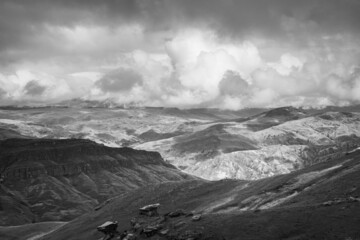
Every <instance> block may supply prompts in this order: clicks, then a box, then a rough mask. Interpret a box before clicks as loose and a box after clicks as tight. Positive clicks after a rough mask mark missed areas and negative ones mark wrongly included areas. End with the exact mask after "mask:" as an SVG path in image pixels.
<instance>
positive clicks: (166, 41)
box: [0, 0, 360, 109]
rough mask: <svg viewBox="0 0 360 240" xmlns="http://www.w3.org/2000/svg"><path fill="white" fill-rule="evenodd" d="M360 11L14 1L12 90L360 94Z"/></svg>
mask: <svg viewBox="0 0 360 240" xmlns="http://www.w3.org/2000/svg"><path fill="white" fill-rule="evenodd" d="M359 11H360V4H359V2H358V1H356V0H341V1H340V0H303V1H295V0H274V1H268V0H243V1H234V0H224V1H218V0H195V1H194V0H191V1H190V0H182V1H176V0H156V1H148V0H116V1H115V0H110V1H97V0H88V1H85V0H73V1H64V0H54V1H47V0H33V1H22V0H3V1H1V2H0V32H1V33H2V34H1V35H0V85H1V88H2V90H3V91H4V92H5V93H4V94H1V96H2V98H3V100H6V102H16V101H21V100H24V101H29V102H31V101H35V100H36V101H43V102H54V101H58V100H63V99H67V98H73V97H83V98H90V99H104V98H108V97H109V98H114V99H115V100H117V101H119V102H124V101H135V102H136V101H139V102H143V103H144V104H146V105H162V106H178V107H197V106H203V107H221V108H231V109H236V108H241V107H256V106H262V107H263V106H275V105H283V104H286V105H287V104H296V105H301V104H303V105H307V104H314V105H319V104H320V105H321V104H325V103H331V104H352V103H358V102H359V101H360V99H359V98H360V97H359V96H360V94H359V91H360V78H359V73H358V70H356V69H359V65H360V43H359V41H358V39H359V37H360V28H359V26H360V17H359V16H360V15H359V14H358V12H359ZM2 102H5V101H2Z"/></svg>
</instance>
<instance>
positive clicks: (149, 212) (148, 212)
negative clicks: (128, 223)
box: [139, 203, 160, 217]
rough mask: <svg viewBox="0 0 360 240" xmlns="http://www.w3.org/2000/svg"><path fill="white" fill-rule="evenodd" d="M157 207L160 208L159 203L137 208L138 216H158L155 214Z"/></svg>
mask: <svg viewBox="0 0 360 240" xmlns="http://www.w3.org/2000/svg"><path fill="white" fill-rule="evenodd" d="M159 207H160V204H159V203H156V204H150V205H146V206H144V207H142V208H139V214H140V215H145V216H149V217H153V216H158V215H159V213H158V212H157V209H158V208H159Z"/></svg>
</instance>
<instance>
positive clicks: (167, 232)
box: [41, 150, 360, 240]
mask: <svg viewBox="0 0 360 240" xmlns="http://www.w3.org/2000/svg"><path fill="white" fill-rule="evenodd" d="M152 203H160V204H161V206H160V208H159V213H160V216H153V217H142V216H139V214H138V208H140V207H142V206H145V205H147V204H152ZM180 209H181V211H182V212H184V213H193V214H201V219H200V220H198V221H195V222H194V221H193V219H192V217H191V214H190V215H189V214H187V215H175V217H166V216H170V215H169V213H171V212H177V210H180ZM359 211H360V150H355V151H353V152H349V153H347V154H346V155H344V156H342V157H339V158H337V159H334V160H330V161H328V162H323V163H318V164H315V165H313V166H311V167H308V168H306V169H303V170H298V171H295V172H292V173H289V174H285V175H280V176H275V177H271V178H266V179H262V180H256V181H241V180H221V181H214V182H207V181H203V180H193V181H183V182H172V183H163V184H158V185H156V186H152V187H149V188H141V189H138V190H135V191H132V192H129V193H128V194H125V195H122V196H119V197H116V198H113V199H112V200H111V201H109V202H108V204H107V205H105V206H104V207H102V208H101V209H98V210H96V211H92V212H90V213H88V214H85V215H83V216H81V217H80V218H77V219H76V220H74V221H72V222H70V223H68V224H66V225H64V226H62V227H60V228H59V229H58V230H56V231H54V232H52V233H50V234H48V235H45V236H44V237H43V238H41V239H42V240H47V239H49V240H50V239H51V240H57V239H59V240H60V239H61V240H62V239H79V240H80V239H99V238H100V237H101V236H102V234H101V233H99V232H97V231H96V226H98V225H101V224H102V223H104V222H105V221H109V220H111V221H118V223H119V227H118V231H119V232H120V233H121V232H122V231H124V230H127V231H128V233H133V234H134V235H136V236H137V238H138V239H186V237H195V239H359V237H360V229H359V224H360V216H359V214H358V212H359ZM130 221H132V222H133V223H134V222H135V223H136V222H138V223H140V226H141V227H139V229H137V228H134V227H131V225H130ZM150 226H152V227H154V226H156V228H158V229H159V230H157V231H156V233H154V236H152V237H146V236H145V235H144V234H142V233H141V228H147V227H150ZM74 235H76V236H74Z"/></svg>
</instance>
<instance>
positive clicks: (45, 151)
mask: <svg viewBox="0 0 360 240" xmlns="http://www.w3.org/2000/svg"><path fill="white" fill-rule="evenodd" d="M0 170H1V176H2V183H1V184H0V213H1V214H0V224H1V225H13V224H22V223H29V222H38V221H68V220H71V219H73V218H75V217H77V216H80V215H81V214H83V213H85V212H88V211H90V210H92V209H93V208H94V207H95V206H97V205H99V204H100V203H103V202H104V201H105V200H107V199H109V198H111V197H113V196H115V195H118V194H123V193H126V192H128V191H129V190H133V189H136V188H139V187H142V186H146V185H153V184H156V183H160V182H167V181H180V180H186V179H193V177H191V176H188V175H187V174H185V173H182V172H180V171H179V170H177V169H176V168H175V167H174V166H172V165H171V164H169V163H166V162H165V161H164V160H163V159H162V158H161V156H160V154H159V153H156V152H148V151H141V150H134V149H131V148H111V147H107V146H104V145H100V144H97V143H95V142H92V141H90V140H81V139H61V140H55V139H7V140H2V141H0Z"/></svg>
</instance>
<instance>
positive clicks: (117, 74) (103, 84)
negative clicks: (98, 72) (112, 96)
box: [95, 69, 142, 92]
mask: <svg viewBox="0 0 360 240" xmlns="http://www.w3.org/2000/svg"><path fill="white" fill-rule="evenodd" d="M141 83H142V77H141V76H140V75H139V74H138V73H136V72H134V71H133V70H131V69H117V70H115V71H112V72H109V73H107V74H105V76H103V77H102V78H101V79H99V81H97V82H96V84H95V85H96V86H98V87H99V88H100V89H101V90H102V91H103V92H121V91H128V90H130V89H131V88H132V87H134V86H135V85H136V84H141Z"/></svg>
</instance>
